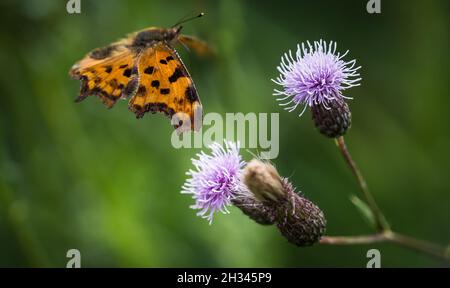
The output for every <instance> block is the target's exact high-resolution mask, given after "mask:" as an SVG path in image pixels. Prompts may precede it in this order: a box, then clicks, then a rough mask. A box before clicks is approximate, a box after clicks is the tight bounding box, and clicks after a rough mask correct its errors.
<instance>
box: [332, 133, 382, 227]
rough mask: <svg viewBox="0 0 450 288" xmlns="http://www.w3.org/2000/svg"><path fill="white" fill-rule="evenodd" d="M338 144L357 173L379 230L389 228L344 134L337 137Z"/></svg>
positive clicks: (351, 168) (353, 170)
mask: <svg viewBox="0 0 450 288" xmlns="http://www.w3.org/2000/svg"><path fill="white" fill-rule="evenodd" d="M336 145H337V146H338V148H339V151H340V152H341V154H342V156H343V157H344V159H345V162H346V163H347V164H348V166H349V167H350V170H352V172H353V174H354V175H355V177H356V179H357V181H358V184H359V187H360V188H361V191H362V193H363V195H364V198H365V199H366V202H367V204H368V205H369V207H370V210H371V211H372V213H373V215H374V218H375V224H376V226H377V230H378V231H380V232H382V231H387V230H389V229H390V228H389V224H388V223H387V221H386V218H385V217H384V215H383V213H382V212H381V210H380V208H378V205H377V203H376V201H375V198H374V197H373V196H372V194H371V193H370V191H369V187H368V186H367V183H366V180H365V179H364V177H363V175H362V173H361V171H360V170H359V168H358V166H357V165H356V163H355V161H353V158H352V156H351V155H350V152H349V151H348V149H347V145H345V141H344V136H340V137H338V138H336Z"/></svg>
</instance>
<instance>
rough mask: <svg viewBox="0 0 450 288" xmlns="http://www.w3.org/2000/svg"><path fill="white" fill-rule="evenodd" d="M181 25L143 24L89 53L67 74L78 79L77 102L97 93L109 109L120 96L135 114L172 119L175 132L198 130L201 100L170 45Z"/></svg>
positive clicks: (176, 40) (177, 35) (173, 42)
mask: <svg viewBox="0 0 450 288" xmlns="http://www.w3.org/2000/svg"><path fill="white" fill-rule="evenodd" d="M181 28H182V26H180V25H179V24H177V25H176V26H174V27H172V28H167V29H165V28H154V27H151V28H147V29H144V30H141V31H138V32H135V33H132V34H130V35H129V36H128V37H127V38H125V39H122V40H120V41H117V42H114V43H112V44H110V45H108V46H106V47H102V48H97V49H94V50H93V51H91V52H90V53H88V54H87V55H86V56H85V57H84V58H83V59H82V60H80V61H79V62H77V63H76V64H75V65H73V66H72V68H71V69H70V72H69V74H70V75H71V76H72V77H73V78H75V79H78V80H80V81H81V90H80V95H79V96H78V98H77V99H76V102H80V101H82V100H84V99H85V98H86V97H88V96H89V95H96V96H98V97H99V98H100V99H101V101H102V102H103V103H104V104H105V105H106V106H107V107H108V108H111V107H113V106H114V105H115V103H116V102H117V101H118V100H119V99H128V106H129V109H130V110H131V111H132V112H134V113H135V115H136V117H137V118H142V117H143V116H144V115H145V114H146V113H147V112H150V113H158V112H159V113H164V114H165V115H166V116H168V117H169V118H171V123H172V125H174V127H175V128H177V132H184V131H188V130H199V129H200V128H201V126H202V124H201V122H202V118H203V109H202V105H201V102H200V98H199V96H198V92H197V89H196V88H195V85H194V82H193V80H192V77H191V76H190V75H189V72H188V71H187V68H186V67H185V65H184V64H183V62H182V60H181V58H180V57H179V55H178V53H177V52H176V50H175V49H174V47H173V46H174V45H175V44H177V43H178V42H182V41H181V40H180V39H184V38H182V37H181V35H180V30H181ZM184 37H188V36H184ZM190 39H191V38H190ZM193 39H195V38H193ZM192 43H196V41H195V40H194V41H193V42H192ZM175 115H176V117H174V116H175Z"/></svg>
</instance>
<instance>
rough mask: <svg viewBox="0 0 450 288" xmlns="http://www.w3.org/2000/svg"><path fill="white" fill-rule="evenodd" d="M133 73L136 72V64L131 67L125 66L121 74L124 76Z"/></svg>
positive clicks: (129, 75)
mask: <svg viewBox="0 0 450 288" xmlns="http://www.w3.org/2000/svg"><path fill="white" fill-rule="evenodd" d="M134 74H138V69H137V67H136V66H133V68H131V69H130V68H127V69H125V70H124V71H123V76H125V77H131V75H134Z"/></svg>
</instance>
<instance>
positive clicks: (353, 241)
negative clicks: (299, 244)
mask: <svg viewBox="0 0 450 288" xmlns="http://www.w3.org/2000/svg"><path fill="white" fill-rule="evenodd" d="M380 242H391V243H395V244H397V245H400V246H403V247H407V248H410V249H412V250H415V251H419V252H422V253H426V254H429V255H432V256H434V257H436V258H439V259H443V260H446V261H450V253H449V251H448V250H447V249H445V248H444V247H441V246H439V245H436V244H434V243H430V242H427V241H423V240H418V239H414V238H411V237H409V236H405V235H402V234H399V233H396V232H392V231H389V230H388V231H385V232H382V233H377V234H372V235H359V236H323V237H322V238H321V239H320V241H319V243H320V244H325V245H363V244H373V243H380Z"/></svg>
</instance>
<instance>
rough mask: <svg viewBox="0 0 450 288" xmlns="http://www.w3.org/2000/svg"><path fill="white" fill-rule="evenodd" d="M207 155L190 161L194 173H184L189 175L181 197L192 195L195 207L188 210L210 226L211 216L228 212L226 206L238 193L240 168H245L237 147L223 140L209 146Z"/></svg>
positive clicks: (235, 144) (200, 154)
mask: <svg viewBox="0 0 450 288" xmlns="http://www.w3.org/2000/svg"><path fill="white" fill-rule="evenodd" d="M209 148H210V149H211V154H210V155H208V154H206V153H204V152H201V153H199V154H197V157H198V159H192V164H193V165H194V167H195V170H192V169H191V170H189V171H188V172H187V173H186V174H187V175H189V176H191V178H188V179H187V180H186V182H185V183H184V185H183V187H182V192H181V193H184V194H192V198H193V199H194V200H195V204H194V205H192V206H191V208H192V209H198V210H200V211H199V212H198V213H197V215H198V216H201V217H202V218H206V219H207V220H208V221H209V223H210V224H211V223H212V220H213V216H214V213H215V212H217V211H220V212H222V213H229V212H228V209H227V207H228V206H230V205H231V200H232V199H233V198H234V197H235V196H236V195H237V194H238V193H239V191H240V190H241V185H242V184H241V182H240V177H241V173H242V171H241V169H242V167H243V166H244V165H245V162H244V161H242V159H241V156H240V155H239V144H238V143H233V142H228V141H225V147H223V146H222V145H220V144H219V143H213V144H212V145H210V146H209Z"/></svg>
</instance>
